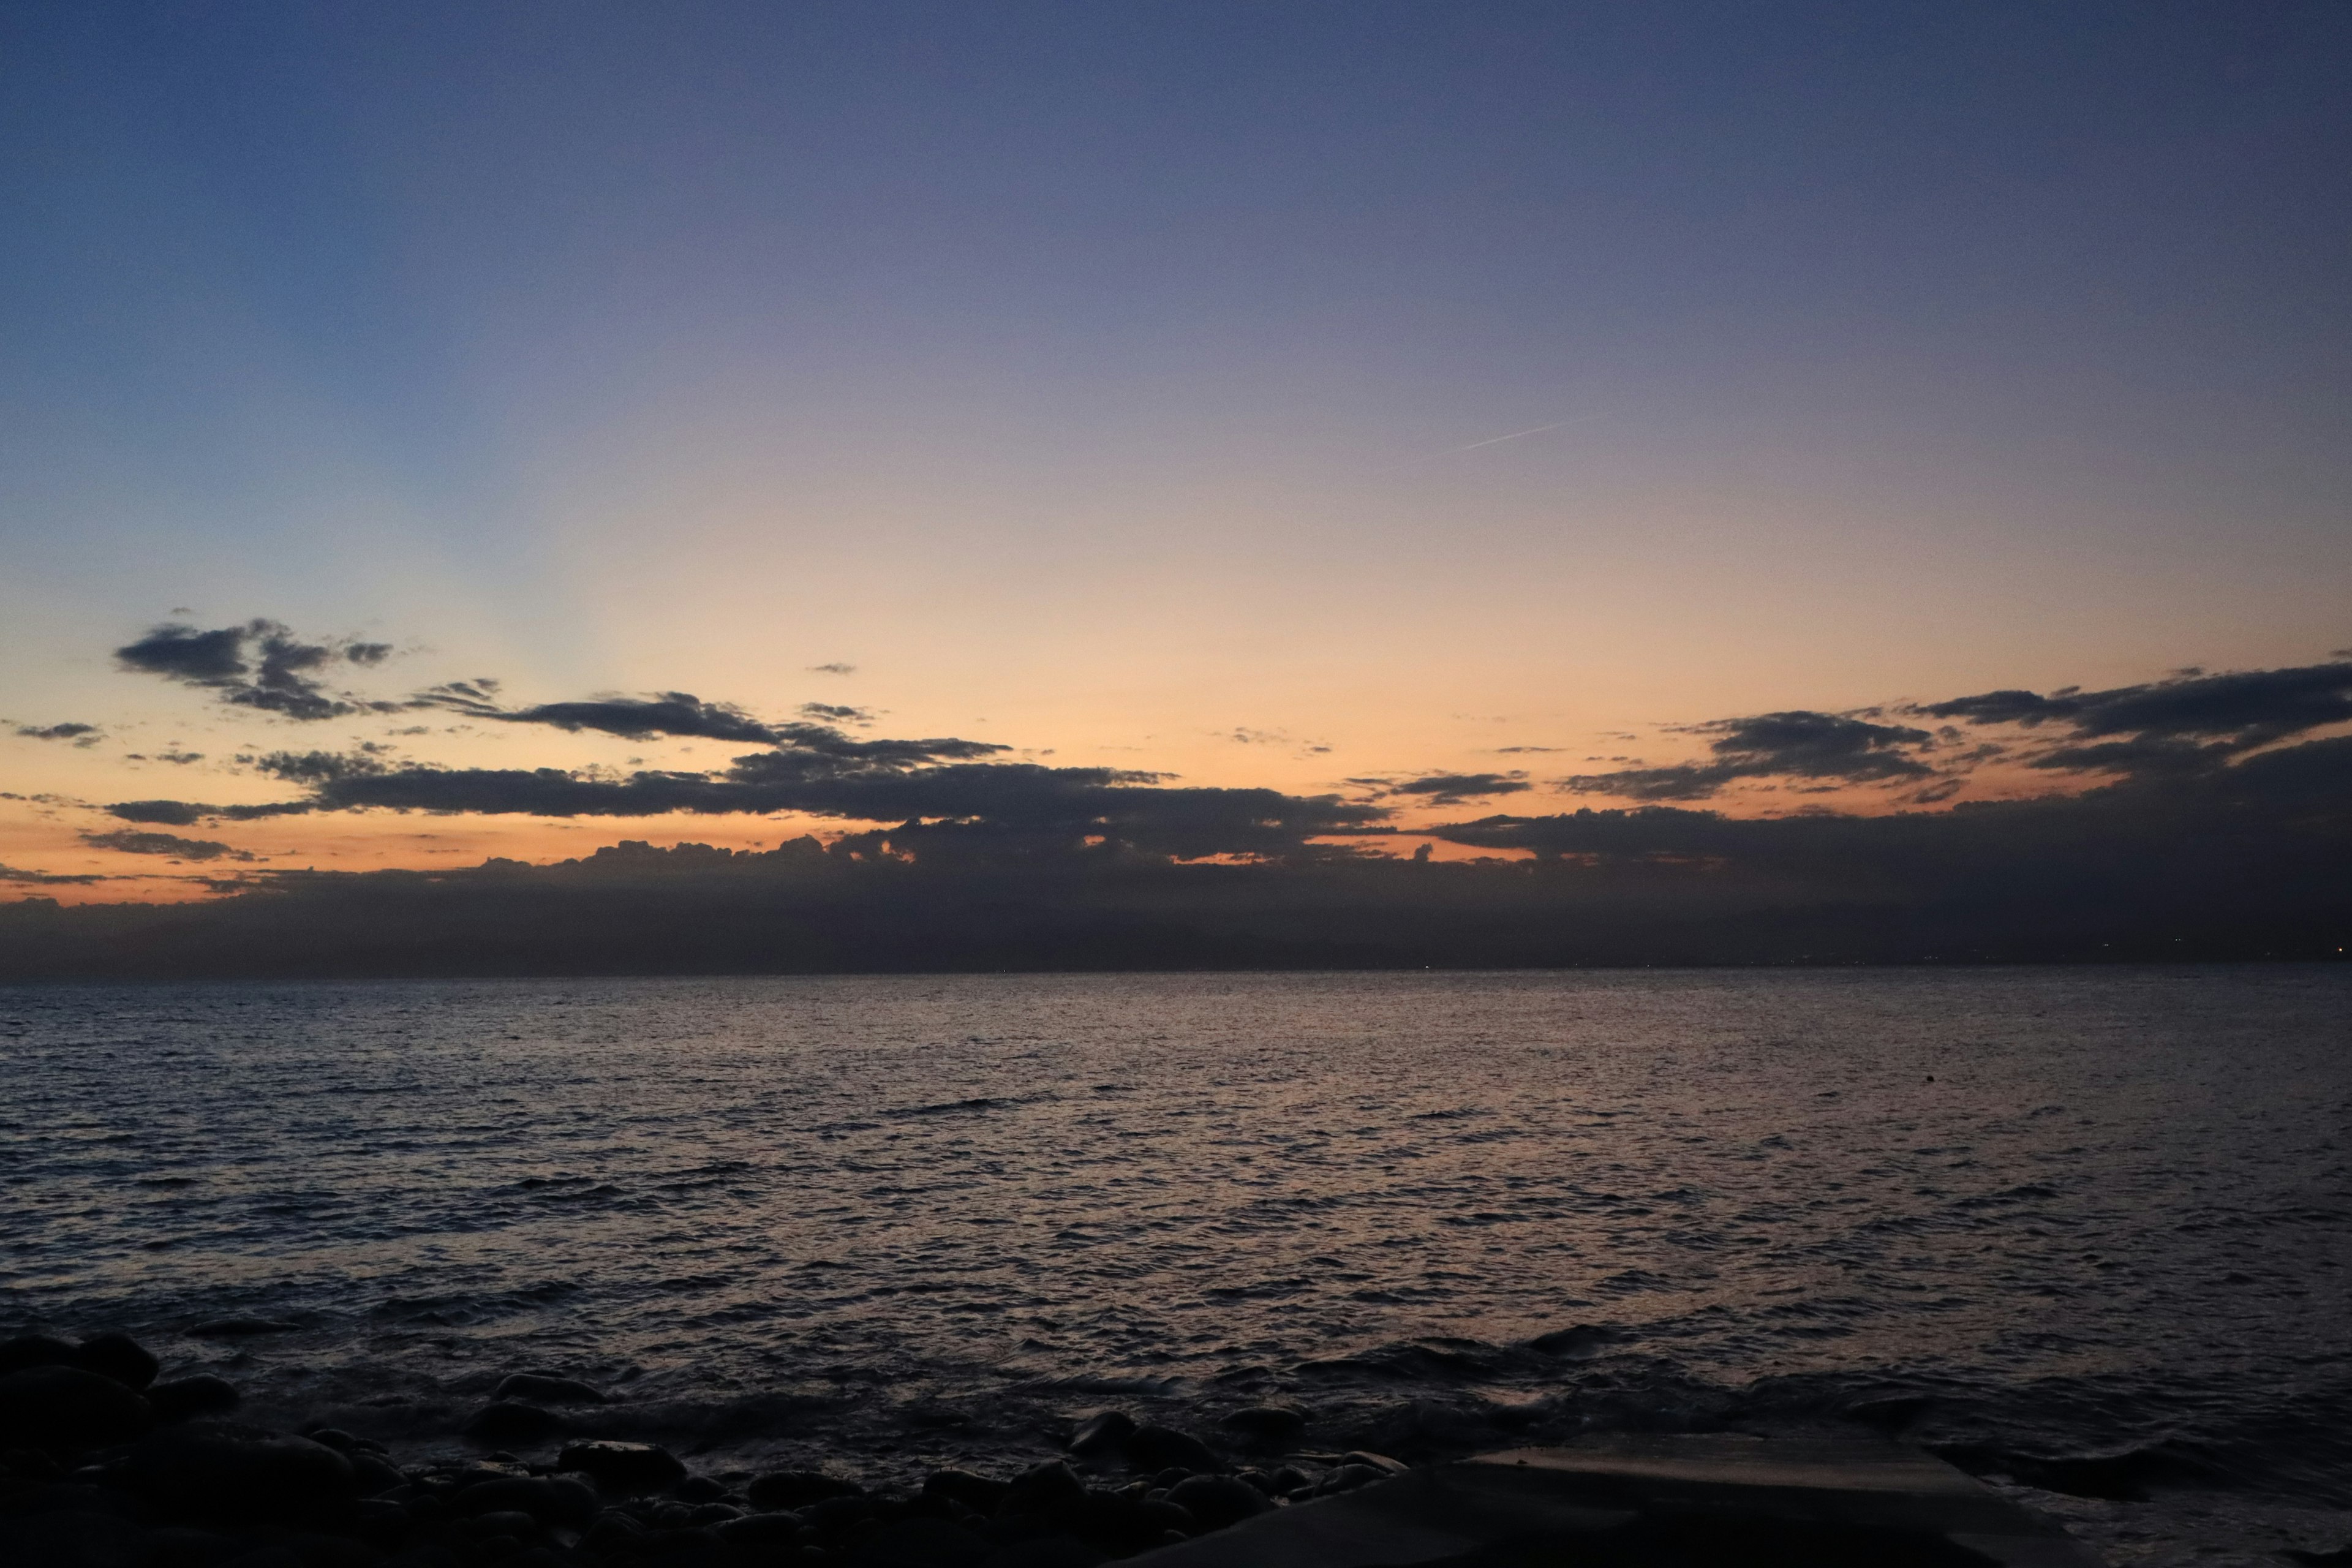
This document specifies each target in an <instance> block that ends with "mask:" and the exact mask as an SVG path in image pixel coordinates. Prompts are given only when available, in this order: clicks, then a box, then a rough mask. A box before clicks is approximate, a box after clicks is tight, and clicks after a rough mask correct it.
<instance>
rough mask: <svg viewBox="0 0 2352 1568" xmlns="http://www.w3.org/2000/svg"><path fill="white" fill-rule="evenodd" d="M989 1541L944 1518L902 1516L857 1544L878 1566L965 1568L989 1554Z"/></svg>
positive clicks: (859, 1553)
mask: <svg viewBox="0 0 2352 1568" xmlns="http://www.w3.org/2000/svg"><path fill="white" fill-rule="evenodd" d="M989 1551H990V1547H989V1544H988V1542H985V1541H983V1540H982V1539H981V1538H980V1537H979V1536H977V1535H975V1534H973V1533H972V1532H971V1531H969V1530H966V1529H964V1528H963V1527H962V1526H961V1525H959V1524H950V1523H949V1522H948V1521H945V1520H941V1519H899V1520H893V1521H890V1522H889V1523H888V1524H886V1525H884V1526H882V1528H881V1529H879V1530H877V1531H875V1532H874V1533H873V1534H871V1535H869V1536H867V1537H866V1539H865V1540H863V1541H861V1542H858V1543H857V1554H858V1556H859V1557H860V1558H861V1559H863V1560H864V1561H866V1562H867V1563H876V1564H877V1565H878V1568H965V1565H966V1564H968V1563H970V1564H977V1563H979V1562H980V1560H981V1559H982V1558H983V1557H986V1556H987V1555H988V1554H989Z"/></svg>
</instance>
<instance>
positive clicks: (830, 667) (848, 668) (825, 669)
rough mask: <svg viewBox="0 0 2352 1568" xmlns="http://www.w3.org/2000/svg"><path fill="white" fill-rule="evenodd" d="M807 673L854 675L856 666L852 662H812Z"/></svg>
mask: <svg viewBox="0 0 2352 1568" xmlns="http://www.w3.org/2000/svg"><path fill="white" fill-rule="evenodd" d="M809 673H810V674H811V675H855V674H856V673H857V667H856V665H854V664H813V665H810V666H809Z"/></svg>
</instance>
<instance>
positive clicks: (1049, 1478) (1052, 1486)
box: [1000, 1459, 1087, 1519]
mask: <svg viewBox="0 0 2352 1568" xmlns="http://www.w3.org/2000/svg"><path fill="white" fill-rule="evenodd" d="M1086 1502H1087V1484H1086V1482H1084V1481H1082V1480H1080V1479H1078V1475H1077V1472H1076V1470H1073V1469H1071V1468H1070V1467H1069V1465H1068V1464H1067V1463H1066V1462H1065V1461H1063V1460H1060V1459H1049V1460H1047V1461H1046V1462H1045V1464H1042V1465H1035V1466H1033V1467H1031V1468H1028V1469H1025V1470H1024V1471H1022V1472H1021V1473H1020V1474H1019V1475H1017V1476H1015V1477H1013V1484H1012V1485H1010V1486H1008V1487H1006V1488H1005V1489H1004V1501H1003V1505H1002V1508H1001V1510H1000V1511H1002V1512H1003V1513H1005V1514H1008V1515H1023V1514H1025V1515H1034V1516H1035V1517H1038V1518H1041V1519H1055V1518H1058V1517H1061V1516H1063V1515H1065V1514H1067V1513H1070V1512H1072V1511H1073V1510H1078V1509H1083V1508H1084V1507H1085V1506H1086Z"/></svg>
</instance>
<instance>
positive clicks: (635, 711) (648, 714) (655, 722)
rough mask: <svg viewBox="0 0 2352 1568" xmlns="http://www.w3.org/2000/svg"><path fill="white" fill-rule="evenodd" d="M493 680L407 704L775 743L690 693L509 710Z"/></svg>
mask: <svg viewBox="0 0 2352 1568" xmlns="http://www.w3.org/2000/svg"><path fill="white" fill-rule="evenodd" d="M498 690H499V684H498V682H497V681H494V680H488V679H481V680H461V681H452V682H450V683H449V684H447V685H446V686H436V687H435V688H433V689H430V690H428V691H421V692H418V693H417V694H416V696H415V698H413V699H412V700H411V704H412V706H415V707H419V708H442V709H446V710H449V711H450V712H453V713H462V714H464V715H465V716H466V717H467V718H469V719H489V720H496V721H498V722H499V723H502V724H546V725H551V726H552V727H553V728H555V729H558V730H572V731H580V730H594V731H599V732H601V733H603V734H606V735H619V736H623V737H625V738H626V739H628V740H632V741H642V740H646V739H648V738H649V737H652V736H655V735H677V736H681V737H685V738H688V739H697V740H706V741H733V742H739V743H748V744H751V745H769V744H774V743H776V742H778V741H780V740H781V739H782V735H781V733H780V732H779V731H776V730H773V729H771V728H770V727H769V726H767V725H765V724H762V723H761V722H760V721H758V720H756V719H754V718H752V717H751V715H750V714H749V713H746V712H745V711H744V710H742V709H740V708H738V707H736V706H734V705H733V704H732V703H728V702H706V701H704V700H702V699H700V698H699V697H697V696H695V695H694V693H692V692H690V691H664V692H659V693H656V695H654V696H651V697H642V698H640V697H599V698H593V699H591V700H587V701H584V702H541V703H535V704H533V705H532V706H530V707H528V708H508V707H506V706H504V705H503V704H502V703H501V702H500V701H499V696H498Z"/></svg>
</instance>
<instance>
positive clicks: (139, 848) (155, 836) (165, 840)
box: [81, 828, 256, 860]
mask: <svg viewBox="0 0 2352 1568" xmlns="http://www.w3.org/2000/svg"><path fill="white" fill-rule="evenodd" d="M81 841H82V842H83V843H84V844H88V845H90V846H91V847H95V848H99V849H113V850H117V851H119V852H121V853H122V854H125V855H170V856H173V857H176V858H179V859H182V860H220V859H230V860H251V859H254V858H256V857H254V856H253V855H250V854H248V853H247V852H246V851H245V850H242V849H236V848H232V847H230V846H228V845H226V844H221V843H217V842H215V841H214V840H213V839H210V838H182V837H179V836H178V835H176V834H171V833H142V832H139V831H137V830H135V829H131V828H122V829H120V830H118V831H116V832H112V833H85V834H83V835H82V836H81Z"/></svg>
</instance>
